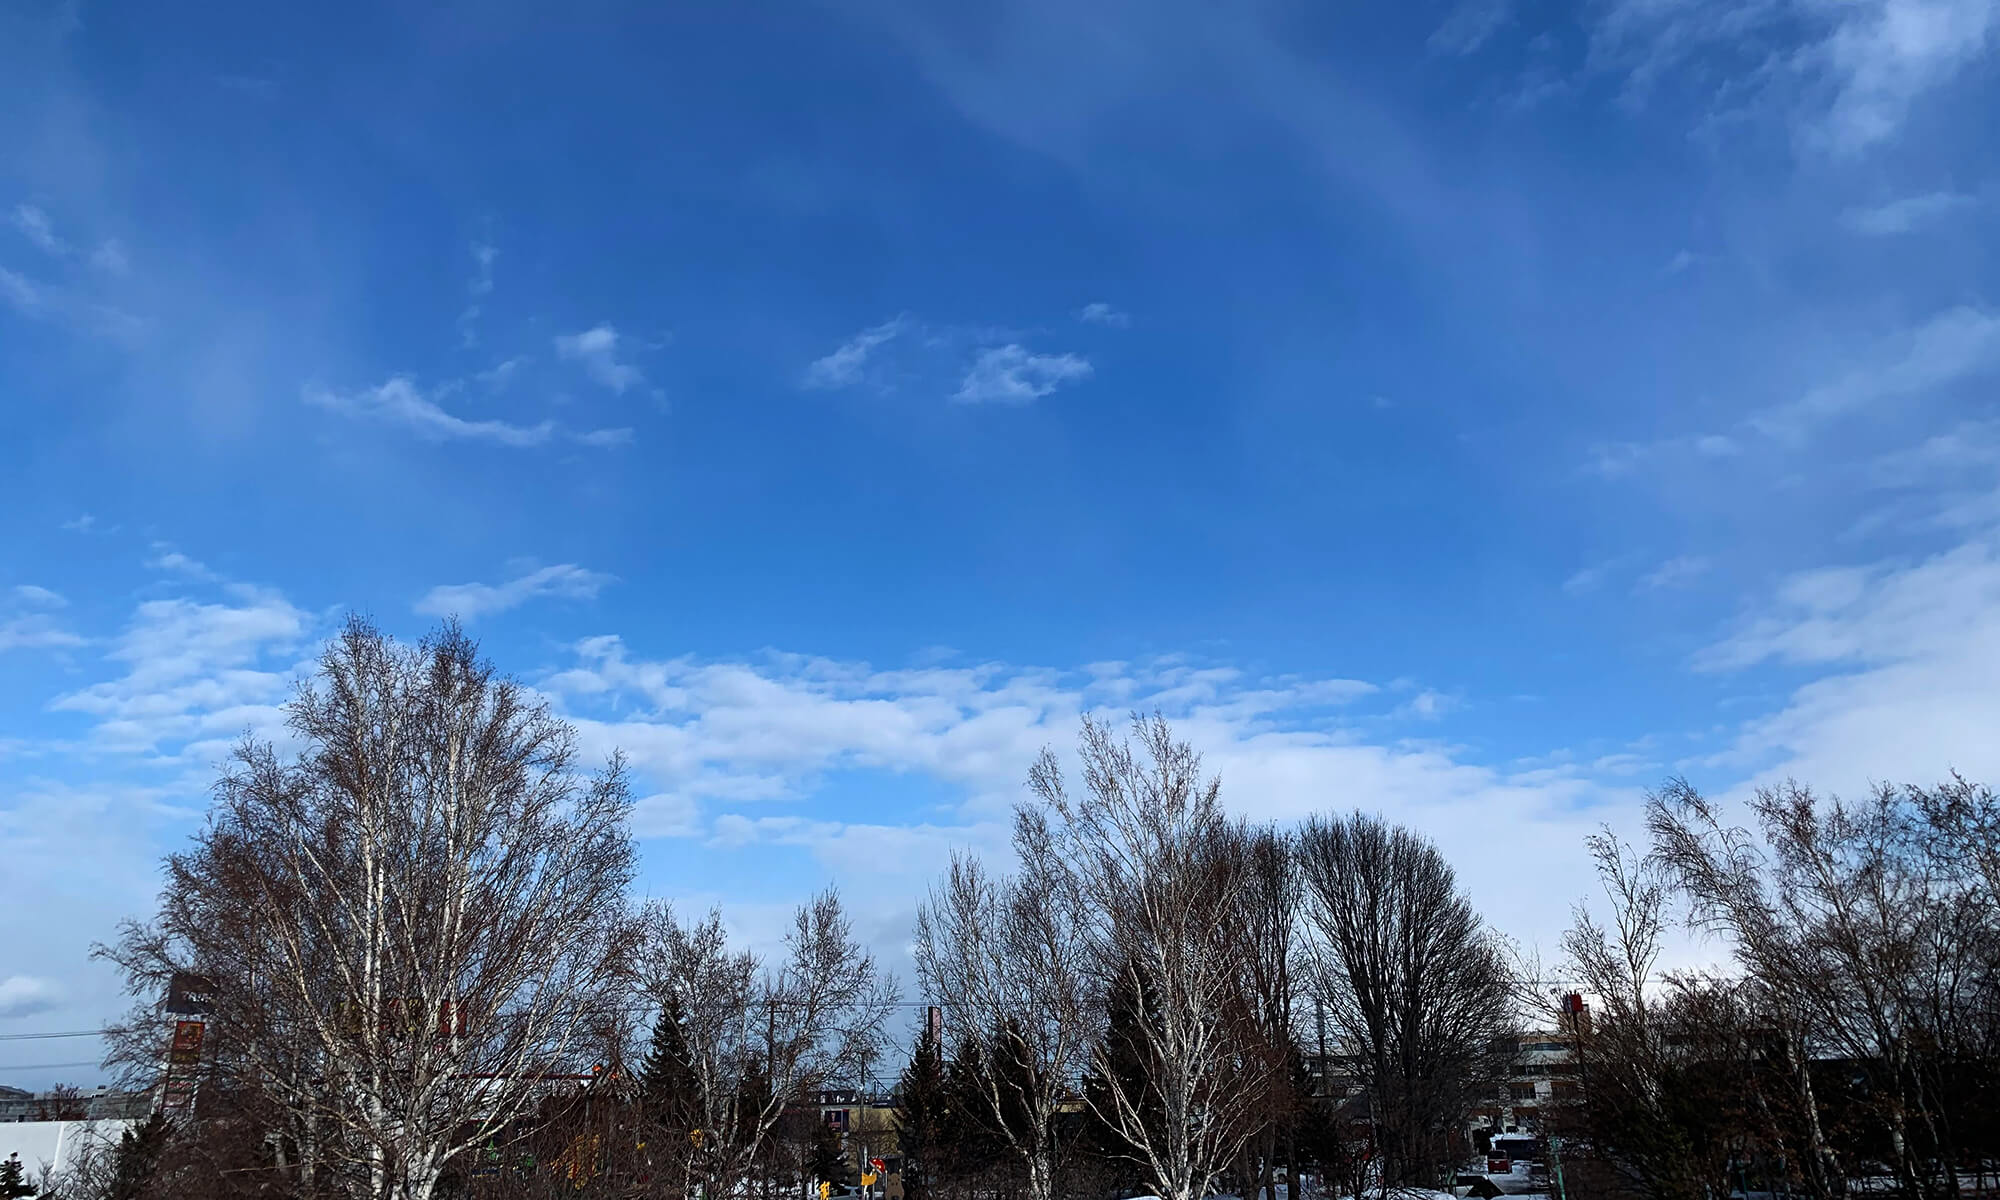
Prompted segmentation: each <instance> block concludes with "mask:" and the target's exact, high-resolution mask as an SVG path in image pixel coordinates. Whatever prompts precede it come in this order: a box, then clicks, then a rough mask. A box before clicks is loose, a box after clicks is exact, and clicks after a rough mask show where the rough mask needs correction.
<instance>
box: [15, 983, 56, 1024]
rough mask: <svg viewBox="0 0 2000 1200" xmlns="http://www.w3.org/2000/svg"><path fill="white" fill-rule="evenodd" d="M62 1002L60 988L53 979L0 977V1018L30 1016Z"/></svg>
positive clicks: (46, 1010)
mask: <svg viewBox="0 0 2000 1200" xmlns="http://www.w3.org/2000/svg"><path fill="white" fill-rule="evenodd" d="M61 1003H62V989H61V988H60V987H58V986H57V985H56V982H55V980H53V979H38V978H36V977H35V976H33V975H9V976H8V977H7V978H5V979H0V1020H11V1019H14V1018H16V1017H32V1016H34V1015H36V1014H37V1013H45V1012H48V1011H49V1010H51V1009H53V1008H55V1007H57V1006H58V1005H59V1004H61Z"/></svg>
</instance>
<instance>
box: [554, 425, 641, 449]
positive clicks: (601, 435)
mask: <svg viewBox="0 0 2000 1200" xmlns="http://www.w3.org/2000/svg"><path fill="white" fill-rule="evenodd" d="M569 436H570V440H571V441H573V442H575V443H576V444H577V445H579V446H595V447H598V448H599V449H604V448H609V447H617V446H629V445H631V444H632V443H633V441H634V440H635V439H636V437H637V435H636V434H635V433H634V432H633V431H632V428H631V427H630V426H627V425H621V426H619V427H617V428H616V429H586V430H583V431H582V432H579V433H572V434H570V435H569Z"/></svg>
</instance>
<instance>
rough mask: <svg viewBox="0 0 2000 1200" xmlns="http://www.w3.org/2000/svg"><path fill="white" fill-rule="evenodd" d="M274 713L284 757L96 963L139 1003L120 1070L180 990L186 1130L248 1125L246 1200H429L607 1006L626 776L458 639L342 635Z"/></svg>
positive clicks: (227, 781)
mask: <svg viewBox="0 0 2000 1200" xmlns="http://www.w3.org/2000/svg"><path fill="white" fill-rule="evenodd" d="M287 715H288V720H289V725H290V728H291V731H292V733H293V734H294V736H295V737H296V739H297V743H298V752H297V753H296V754H291V753H285V754H281V753H280V752H279V751H278V750H277V749H276V748H274V747H273V746H270V745H265V744H257V743H253V742H246V743H245V744H244V745H243V746H241V747H240V748H239V749H238V751H237V753H236V757H235V761H234V765H233V767H232V768H231V769H230V770H229V771H227V773H226V774H225V775H224V776H223V778H222V779H221V781H220V783H219V784H218V786H217V795H216V804H215V808H214V810H213V812H212V813H211V815H210V819H209V822H208V825H207V827H206V828H205V829H204V830H203V832H202V833H201V834H200V835H198V836H197V837H196V839H195V842H194V845H193V846H192V847H191V848H190V849H188V850H185V851H182V852H180V853H176V854H173V855H170V856H169V857H168V859H167V862H166V886H165V890H164V892H163V895H162V897H161V901H160V909H159V912H158V914H157V915H156V916H155V917H154V919H153V920H152V921H150V922H148V923H144V924H140V923H128V924H127V926H126V927H125V928H124V929H123V931H122V934H121V937H120V938H119V940H118V942H117V944H116V945H114V946H112V947H108V948H102V947H101V948H100V953H102V954H103V955H104V956H105V957H107V958H109V959H110V960H111V961H113V962H114V963H116V964H117V965H118V966H119V967H121V968H122V969H123V971H124V973H125V976H126V979H127V982H128V985H129V986H130V988H131V990H132V991H133V992H134V993H135V994H136V995H138V996H140V997H142V1000H141V1003H140V1007H139V1010H138V1012H137V1014H136V1019H135V1020H134V1021H132V1022H129V1023H128V1024H127V1025H126V1026H125V1027H124V1028H123V1029H122V1030H121V1031H119V1038H118V1045H119V1051H118V1054H119V1056H120V1057H121V1060H122V1061H123V1063H124V1064H125V1065H126V1066H127V1067H128V1069H130V1070H131V1071H132V1072H133V1073H135V1074H136V1075H138V1076H140V1077H141V1081H142V1082H145V1083H149V1084H150V1083H151V1082H153V1079H154V1078H157V1072H158V1070H159V1064H160V1062H161V1061H162V1059H163V1058H165V1057H166V1055H165V1053H164V1051H165V1045H164V1042H165V1033H164V1031H165V1028H166V1024H165V1022H164V1019H163V1017H162V1016H161V1015H160V1014H159V1013H158V1012H157V1009H156V1006H155V1005H149V1004H148V1003H147V999H146V998H152V997H159V996H161V995H162V993H164V992H165V990H166V988H167V984H168V981H169V980H170V979H171V978H172V977H173V976H174V974H175V973H177V972H190V973H198V974H199V975H201V976H204V977H206V978H207V979H208V980H209V981H210V982H211V983H212V985H213V995H212V1004H213V1009H212V1011H211V1012H210V1013H209V1014H208V1016H207V1018H206V1020H207V1038H206V1041H205V1043H204V1045H203V1047H202V1056H203V1066H202V1078H201V1083H200V1088H201V1092H200V1093H199V1094H198V1095H197V1097H196V1110H197V1111H201V1112H216V1111H221V1110H224V1109H226V1110H228V1111H230V1112H232V1113H234V1114H236V1115H238V1116H243V1117H248V1118H253V1119H256V1120H260V1121H263V1122H267V1123H268V1125H267V1128H268V1129H269V1133H268V1135H267V1136H265V1137H264V1138H263V1139H262V1140H263V1142H264V1144H266V1145H269V1146H272V1147H275V1157H274V1159H273V1161H271V1162H269V1163H267V1164H266V1165H265V1171H264V1174H263V1176H262V1180H263V1183H264V1185H266V1186H272V1185H276V1186H279V1187H283V1188H288V1189H289V1190H291V1191H293V1192H295V1193H315V1194H317V1193H331V1194H339V1195H349V1196H365V1197H370V1198H371V1200H372V1198H387V1197H397V1198H409V1200H423V1198H425V1197H428V1196H429V1195H430V1194H431V1193H432V1191H433V1189H434V1188H435V1187H436V1186H437V1184H438V1182H439V1180H440V1178H441V1177H442V1176H443V1174H444V1173H445V1171H446V1170H447V1168H448V1167H450V1166H451V1165H452V1164H453V1163H454V1162H455V1161H457V1160H458V1159H460V1157H461V1156H462V1155H464V1154H465V1153H466V1152H467V1151H468V1150H470V1149H472V1148H473V1147H477V1146H480V1145H483V1144H484V1143H485V1142H486V1141H487V1140H488V1139H489V1138H490V1137H492V1136H493V1135H495V1134H496V1133H497V1132H499V1131H501V1130H503V1129H504V1128H505V1127H507V1125H508V1124H509V1122H510V1121H512V1120H513V1119H514V1118H515V1117H516V1116H518V1115H520V1114H521V1113H523V1112H524V1111H526V1110H527V1109H528V1108H529V1107H530V1106H531V1104H532V1103H533V1101H534V1099H535V1097H536V1095H537V1093H538V1092H539V1091H540V1090H542V1088H543V1086H544V1082H543V1081H544V1079H545V1077H546V1076H548V1075H549V1074H550V1073H552V1072H561V1071H563V1070H564V1069H565V1066H564V1064H565V1062H566V1060H567V1059H568V1058H569V1056H570V1055H571V1053H572V1049H573V1044H574V1042H575V1040H576V1038H577V1037H578V1035H579V1033H580V1032H581V1031H582V1030H584V1029H586V1028H587V1027H588V1026H589V1024H590V1023H591V1021H592V1020H593V1013H594V1011H595V1010H597V1009H599V1008H601V1007H602V1006H603V1005H604V1004H606V1003H607V1002H613V1001H614V993H613V988H614V986H615V985H616V984H617V983H618V980H619V972H620V970H621V967H622V964H623V963H624V961H625V957H626V952H627V950H628V947H629V942H630V939H629V930H630V924H631V923H630V920H629V918H628V915H627V911H626V899H625V896H626V888H627V886H628V884H629V881H630V879H631V875H632V870H633V861H634V859H633V850H632V844H631V841H630V838H629V835H628V833H627V829H626V816H627V812H628V809H629V807H630V800H629V796H628V790H627V786H626V781H625V775H624V771H623V768H622V765H621V764H620V762H619V760H618V759H617V758H616V757H615V756H614V758H613V759H612V761H611V763H610V764H609V766H608V767H607V768H606V770H605V771H604V772H603V773H602V774H600V775H598V776H596V777H594V778H585V777H583V776H581V775H579V774H578V771H577V764H576V742H575V735H574V731H573V730H572V728H571V727H570V726H569V725H568V724H566V723H565V722H563V721H561V720H558V719H557V718H556V717H554V716H553V715H551V714H550V713H549V711H548V710H547V709H546V707H545V706H544V705H542V704H541V703H539V702H537V701H535V700H534V699H533V697H532V696H531V695H530V694H529V693H527V692H525V691H524V690H523V689H522V688H521V687H520V686H519V685H518V684H516V683H514V682H513V681H511V680H508V679H505V678H503V677H500V676H498V675H497V674H496V673H495V672H494V670H493V668H492V667H491V666H489V665H488V664H486V663H485V662H483V661H482V660H480V659H479V657H478V653H477V647H476V646H475V645H474V644H473V643H472V641H471V640H470V639H469V638H467V637H466V636H465V634H464V633H463V632H461V631H460V630H459V628H458V627H457V626H456V625H455V624H447V625H445V626H444V627H443V628H442V629H441V630H439V631H438V632H437V633H435V634H433V635H431V636H430V637H429V638H427V639H425V640H424V641H423V642H422V643H421V644H419V645H417V646H414V647H404V646H398V645H397V644H396V643H395V642H394V641H392V640H391V639H390V638H388V637H386V636H385V635H383V634H382V633H380V632H379V631H377V630H376V629H375V628H373V627H372V626H370V625H368V624H367V623H365V622H363V621H361V620H358V619H355V620H350V621H349V622H348V624H347V626H346V628H345V629H344V630H342V632H341V634H340V635H339V637H338V638H337V639H336V640H335V641H334V642H333V643H332V644H331V645H330V646H329V647H328V648H327V649H326V651H325V653H324V654H323V656H322V657H321V659H320V664H319V672H318V675H317V678H316V679H315V680H314V681H312V682H310V683H307V684H305V685H302V686H301V687H300V689H299V691H298V693H297V695H296V696H295V697H294V698H293V700H292V701H291V702H290V704H289V706H288V709H287ZM147 1076H151V1077H152V1078H146V1077H147Z"/></svg>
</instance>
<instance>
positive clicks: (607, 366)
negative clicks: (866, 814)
mask: <svg viewBox="0 0 2000 1200" xmlns="http://www.w3.org/2000/svg"><path fill="white" fill-rule="evenodd" d="M618 343H619V336H618V330H617V329H616V328H614V327H613V326H611V325H596V326H592V327H591V328H589V329H586V330H584V331H583V332H582V333H565V334H560V335H558V336H557V337H556V357H557V358H559V359H562V360H564V361H565V362H574V363H577V364H579V365H581V366H582V367H583V373H584V374H585V375H587V376H589V377H590V379H591V380H592V381H593V382H595V383H597V384H599V385H601V386H603V387H607V388H610V389H611V390H612V391H614V392H617V393H619V394H620V395H623V394H624V392H625V390H626V389H627V388H630V387H634V386H637V385H638V384H641V383H644V382H645V381H646V376H645V375H644V373H642V372H641V371H640V370H639V368H637V367H635V366H633V365H632V364H630V363H626V362H620V361H619V360H618Z"/></svg>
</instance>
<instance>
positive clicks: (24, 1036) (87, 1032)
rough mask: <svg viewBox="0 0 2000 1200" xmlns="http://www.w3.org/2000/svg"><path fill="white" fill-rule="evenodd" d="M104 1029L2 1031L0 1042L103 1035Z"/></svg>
mask: <svg viewBox="0 0 2000 1200" xmlns="http://www.w3.org/2000/svg"><path fill="white" fill-rule="evenodd" d="M103 1036H104V1031H103V1030H102V1029H76V1030H70V1031H67V1032H63V1033H0V1042H33V1041H39V1040H41V1039H43V1038H75V1037H103Z"/></svg>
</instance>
